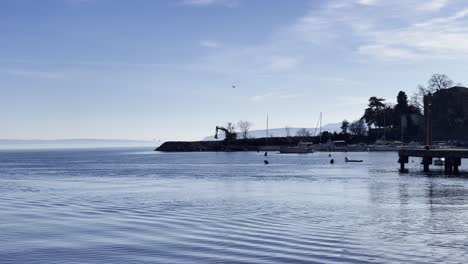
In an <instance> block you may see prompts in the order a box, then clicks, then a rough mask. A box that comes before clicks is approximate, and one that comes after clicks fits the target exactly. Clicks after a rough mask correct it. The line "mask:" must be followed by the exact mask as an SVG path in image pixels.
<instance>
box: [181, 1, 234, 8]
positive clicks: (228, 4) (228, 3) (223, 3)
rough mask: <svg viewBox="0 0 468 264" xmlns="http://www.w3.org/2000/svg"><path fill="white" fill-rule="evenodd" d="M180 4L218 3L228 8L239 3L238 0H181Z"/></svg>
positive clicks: (203, 4) (204, 4) (202, 4)
mask: <svg viewBox="0 0 468 264" xmlns="http://www.w3.org/2000/svg"><path fill="white" fill-rule="evenodd" d="M181 4H182V5H188V6H199V7H202V6H211V5H220V6H225V7H229V8H233V7H237V6H238V5H239V1H238V0H182V2H181Z"/></svg>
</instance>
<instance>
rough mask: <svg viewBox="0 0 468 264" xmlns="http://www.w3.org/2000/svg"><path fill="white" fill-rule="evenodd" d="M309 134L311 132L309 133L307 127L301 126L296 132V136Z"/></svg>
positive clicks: (308, 135)
mask: <svg viewBox="0 0 468 264" xmlns="http://www.w3.org/2000/svg"><path fill="white" fill-rule="evenodd" d="M310 136H312V134H311V133H310V131H309V129H307V128H301V129H299V131H297V133H296V137H310Z"/></svg>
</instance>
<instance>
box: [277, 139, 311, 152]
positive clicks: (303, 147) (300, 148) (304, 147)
mask: <svg viewBox="0 0 468 264" xmlns="http://www.w3.org/2000/svg"><path fill="white" fill-rule="evenodd" d="M313 145H314V144H313V143H310V142H299V144H298V145H297V146H295V147H281V148H280V153H282V154H290V153H296V154H305V153H313V152H314V148H313Z"/></svg>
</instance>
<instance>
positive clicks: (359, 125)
mask: <svg viewBox="0 0 468 264" xmlns="http://www.w3.org/2000/svg"><path fill="white" fill-rule="evenodd" d="M349 131H351V133H353V135H356V136H364V135H366V133H367V127H366V123H365V122H364V120H362V119H359V120H356V121H354V122H353V123H351V125H349Z"/></svg>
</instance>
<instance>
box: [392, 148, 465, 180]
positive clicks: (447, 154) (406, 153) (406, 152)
mask: <svg viewBox="0 0 468 264" xmlns="http://www.w3.org/2000/svg"><path fill="white" fill-rule="evenodd" d="M398 155H399V160H398V162H399V163H400V172H407V169H405V163H408V159H409V157H420V158H422V165H423V171H424V172H426V173H427V172H429V170H430V165H432V161H433V158H445V164H444V167H445V170H444V171H445V173H446V174H449V175H452V174H458V173H459V166H461V160H462V159H466V158H468V149H402V150H400V151H399V152H398Z"/></svg>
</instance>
